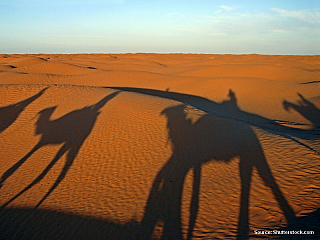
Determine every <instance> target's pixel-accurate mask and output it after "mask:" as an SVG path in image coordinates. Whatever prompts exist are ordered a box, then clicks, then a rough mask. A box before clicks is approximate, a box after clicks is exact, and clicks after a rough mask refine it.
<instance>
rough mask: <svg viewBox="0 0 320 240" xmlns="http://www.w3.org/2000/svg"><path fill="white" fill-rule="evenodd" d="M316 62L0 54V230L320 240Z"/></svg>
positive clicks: (33, 234)
mask: <svg viewBox="0 0 320 240" xmlns="http://www.w3.org/2000/svg"><path fill="white" fill-rule="evenodd" d="M253 63H254V64H253ZM20 64H21V65H20ZM251 64H253V65H254V67H252V68H250V67H248V66H251ZM253 65H252V66H253ZM260 65H261V66H260ZM269 65H272V66H269ZM319 65H320V64H319V56H263V55H243V56H242V55H239V56H235V55H201V54H200V55H191V54H190V55H188V54H187V55H183V54H169V55H166V54H163V55H162V54H118V55H117V54H92V55H90V54H81V55H80V54H79V55H49V54H39V55H1V56H0V103H1V104H0V116H1V117H0V127H1V128H0V130H1V131H0V135H1V137H0V169H1V172H0V184H1V187H0V192H1V202H0V205H1V206H2V207H1V208H0V211H1V216H2V217H0V232H1V233H2V236H5V238H7V239H56V238H63V239H74V238H83V239H90V238H92V237H94V238H95V239H161V238H167V237H170V236H171V237H174V238H175V239H198V238H204V239H226V238H231V239H237V238H238V239H256V238H257V237H258V236H257V235H256V234H255V233H254V230H270V229H271V230H273V229H278V230H292V229H293V230H308V231H315V234H314V235H307V236H295V237H297V238H299V237H301V239H313V238H314V239H316V238H318V237H319V232H317V229H319V226H320V224H319V220H318V219H319V217H318V216H319V210H318V209H319V199H320V195H319V188H320V185H319V181H320V179H319V177H318V176H319V174H318V173H319V170H320V169H319V164H318V163H319V160H320V155H319V152H320V148H319V146H320V129H319V125H320V124H319V119H320V91H319V86H318V85H317V84H318V83H317V81H318V80H319V78H318V77H319V74H318V70H317V69H318V67H319ZM11 66H14V67H11ZM216 66H217V67H218V68H220V70H219V71H220V72H219V71H216V73H217V74H216V75H215V74H214V71H213V69H215V68H216ZM278 68H281V69H282V68H285V69H286V70H285V71H281V73H280V72H278V70H273V69H278ZM250 69H251V70H250ZM265 69H268V71H271V72H273V75H272V74H268V71H266V70H265ZM238 70H239V71H238ZM250 71H252V73H250ZM286 71H289V72H290V73H289V74H288V73H287V72H286ZM297 71H298V72H299V73H297ZM301 71H302V72H303V74H302V75H303V77H302V78H300V77H299V76H300V75H299V74H300V72H301ZM237 72H238V73H239V74H238V75H237ZM242 73H243V75H241V74H242ZM219 74H220V75H219ZM183 75H190V76H183ZM290 76H295V78H291V77H290ZM310 82H312V84H310ZM307 83H308V84H307ZM50 219H51V220H50ZM41 224H42V225H41ZM39 225H41V228H40V227H39ZM93 226H96V227H93ZM92 231H93V233H91V232H92ZM90 234H93V235H90ZM268 237H270V238H278V237H285V236H268ZM287 237H288V235H287Z"/></svg>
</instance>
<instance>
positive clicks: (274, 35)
mask: <svg viewBox="0 0 320 240" xmlns="http://www.w3.org/2000/svg"><path fill="white" fill-rule="evenodd" d="M319 43H320V1H319V0H303V1H302V0H281V1H279V0H265V1H256V0H246V1H235V0H233V1H232V0H224V1H214V0H211V1H210V0H197V1H196V0H193V1H191V0H163V1H161V0H157V1H153V0H149V1H143V0H106V1H103V0H96V1H93V0H0V53H126V52H132V53H135V52H157V53H177V52H178V53H234V54H243V53H259V54H312V55H318V54H320V44H319Z"/></svg>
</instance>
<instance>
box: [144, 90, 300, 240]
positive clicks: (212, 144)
mask: <svg viewBox="0 0 320 240" xmlns="http://www.w3.org/2000/svg"><path fill="white" fill-rule="evenodd" d="M163 94H165V93H163ZM168 94H169V93H168ZM174 94H175V95H173V96H175V97H178V94H177V93H174ZM180 97H181V100H183V99H184V98H185V97H186V96H185V95H181V96H180ZM191 99H192V98H191ZM194 99H195V100H201V99H200V98H199V99H196V98H194ZM186 100H187V101H189V102H190V98H188V99H186ZM209 101H210V100H206V101H205V103H206V104H209V103H210V102H209ZM198 103H199V101H198ZM196 104H197V103H196ZM211 105H212V107H213V108H216V109H220V110H221V109H223V111H224V112H225V113H233V114H234V115H239V116H241V110H240V109H239V107H238V105H237V99H236V97H235V93H234V92H233V91H232V90H230V91H229V100H226V101H223V102H222V103H215V102H211ZM206 107H209V106H208V105H207V106H206ZM186 108H187V106H186V105H185V104H181V105H178V106H174V107H169V108H167V109H165V110H163V112H162V113H161V114H163V115H165V117H166V118H167V127H168V135H169V138H170V139H171V142H172V148H173V154H172V156H171V157H170V159H169V160H168V161H167V162H166V164H165V165H164V166H163V167H162V169H161V170H160V171H159V172H158V174H157V176H156V178H155V180H154V181H153V186H152V189H151V191H150V194H149V197H148V201H147V204H146V207H145V213H144V217H143V220H142V221H141V227H142V229H143V231H145V234H146V236H147V237H146V239H149V238H151V237H152V234H153V231H154V229H155V226H156V224H157V222H158V221H161V222H162V223H163V232H162V239H184V238H183V233H182V226H181V205H182V202H181V201H182V190H183V185H184V182H185V178H186V175H187V173H188V172H189V171H190V170H192V171H193V176H194V179H193V190H192V191H193V192H192V199H191V204H190V209H189V211H190V217H189V226H188V232H187V238H188V239H192V238H193V230H194V227H195V223H196V218H197V214H198V208H199V193H200V183H201V168H202V165H203V164H205V163H208V162H213V161H225V162H229V161H232V159H233V158H235V157H237V158H239V159H240V162H239V175H240V182H241V196H240V209H239V218H238V238H239V239H247V238H248V232H249V196H250V186H251V179H252V173H253V169H254V168H255V169H256V170H257V172H258V174H259V176H260V178H261V179H262V180H263V182H264V184H265V185H266V186H267V187H269V188H270V189H271V190H272V192H273V195H274V198H275V199H276V201H277V202H278V205H279V207H280V209H281V210H282V212H283V214H284V216H285V218H286V220H287V222H288V223H290V222H292V221H293V220H294V219H295V213H294V211H293V210H292V208H291V206H290V205H289V203H288V202H287V200H286V198H285V197H284V195H283V193H282V192H281V190H280V188H279V186H278V184H277V182H276V180H275V178H274V177H273V175H272V172H271V169H270V166H269V165H268V163H267V160H266V157H265V155H264V152H263V150H262V147H261V145H260V142H259V139H258V137H257V136H256V134H255V132H254V131H253V129H252V128H251V126H250V125H248V124H244V123H242V122H239V121H234V120H232V119H226V118H220V117H215V116H212V115H210V114H205V115H203V116H201V117H200V118H199V119H198V120H197V121H196V122H195V123H192V122H191V120H190V119H188V118H187V114H186V110H187V109H186Z"/></svg>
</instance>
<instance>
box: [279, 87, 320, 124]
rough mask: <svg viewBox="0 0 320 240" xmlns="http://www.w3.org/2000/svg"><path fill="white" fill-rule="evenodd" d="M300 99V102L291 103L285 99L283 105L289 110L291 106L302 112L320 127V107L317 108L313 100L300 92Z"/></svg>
mask: <svg viewBox="0 0 320 240" xmlns="http://www.w3.org/2000/svg"><path fill="white" fill-rule="evenodd" d="M298 96H299V97H300V100H298V101H297V102H298V104H295V103H291V102H288V101H286V100H285V101H283V107H284V108H285V109H286V110H287V111H289V110H290V109H291V108H292V109H294V110H295V111H297V112H298V113H300V114H301V115H302V116H303V117H304V118H305V119H307V120H308V121H309V122H311V123H312V124H313V126H314V128H316V127H320V109H319V108H317V107H316V106H315V105H314V104H313V103H312V102H310V101H309V100H307V99H306V98H304V97H303V96H302V95H301V94H300V93H298Z"/></svg>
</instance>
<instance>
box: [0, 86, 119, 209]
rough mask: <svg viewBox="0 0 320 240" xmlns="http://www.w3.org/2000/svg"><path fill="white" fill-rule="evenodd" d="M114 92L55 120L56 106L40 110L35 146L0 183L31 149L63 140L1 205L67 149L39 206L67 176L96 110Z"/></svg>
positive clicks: (40, 177) (39, 177)
mask: <svg viewBox="0 0 320 240" xmlns="http://www.w3.org/2000/svg"><path fill="white" fill-rule="evenodd" d="M117 94H118V92H114V93H112V94H110V95H108V96H106V97H105V98H103V99H102V100H101V101H99V102H98V103H96V104H94V105H92V106H88V107H84V108H82V109H79V110H75V111H72V112H69V113H67V114H66V115H64V116H62V117H60V118H58V119H54V120H51V119H50V117H51V115H52V113H53V111H54V110H55V108H56V107H51V108H47V109H44V110H42V111H40V112H39V118H38V120H37V122H36V131H35V132H36V134H40V135H41V139H40V140H39V142H38V143H37V144H36V145H35V146H34V148H33V149H31V150H30V152H28V153H27V154H26V155H25V156H24V157H23V158H21V159H20V160H19V161H18V162H17V163H16V164H14V165H13V166H12V167H11V168H9V169H8V170H7V171H6V172H5V173H4V174H3V175H2V177H1V181H0V184H1V185H2V184H3V183H4V182H5V181H6V179H7V178H8V177H10V176H11V175H12V174H13V173H14V172H15V171H16V170H17V169H18V168H19V167H20V166H21V165H22V164H23V163H24V162H25V161H26V160H27V159H28V158H29V157H30V156H31V155H32V154H33V153H34V152H36V151H37V150H38V149H40V148H41V147H43V146H46V145H49V144H62V146H61V148H60V149H59V150H58V152H57V154H56V156H55V157H54V158H53V160H52V161H51V162H50V163H49V165H48V166H47V167H46V168H45V169H44V170H43V171H42V173H41V174H40V175H39V176H38V177H37V178H36V179H35V180H34V181H33V182H32V183H30V184H29V185H28V186H27V187H25V188H24V189H23V190H22V191H21V192H20V193H18V194H17V195H15V196H14V197H13V198H11V199H10V200H9V201H8V202H6V203H5V204H4V205H3V207H4V206H7V205H8V204H9V203H11V202H12V201H13V200H15V199H16V198H18V197H19V196H20V195H22V194H23V193H24V192H26V191H27V190H28V189H30V188H31V187H33V186H34V185H35V184H37V183H38V182H39V181H41V180H42V179H43V178H44V177H45V176H46V174H47V173H48V172H49V170H50V169H51V168H52V167H53V166H54V165H55V163H56V162H57V161H58V160H59V159H60V158H61V157H62V156H63V155H64V154H65V153H66V152H68V153H67V158H66V162H65V164H64V166H63V168H62V170H61V172H60V174H59V176H58V178H57V180H56V181H55V182H54V184H53V185H52V187H51V188H50V189H49V191H48V192H47V193H46V194H45V196H44V197H43V198H42V199H41V201H40V202H39V203H38V204H37V206H36V208H37V207H38V206H40V204H41V203H42V202H43V201H44V200H45V199H46V198H47V197H48V196H49V195H50V193H51V192H52V191H53V190H54V189H55V188H56V187H57V186H58V185H59V184H60V182H61V181H62V180H63V179H64V177H65V176H66V174H67V172H68V171H69V169H70V167H71V166H72V164H73V161H74V159H75V158H76V156H77V154H78V152H79V150H80V148H81V146H82V144H83V143H84V141H85V140H86V138H87V137H88V136H89V134H90V133H91V131H92V129H93V127H94V124H95V122H96V120H97V117H98V115H99V113H100V112H99V110H100V109H101V108H102V107H103V106H104V105H105V104H106V103H107V102H108V101H110V100H111V99H112V98H114V97H115V96H116V95H117ZM1 185H0V186H1Z"/></svg>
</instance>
